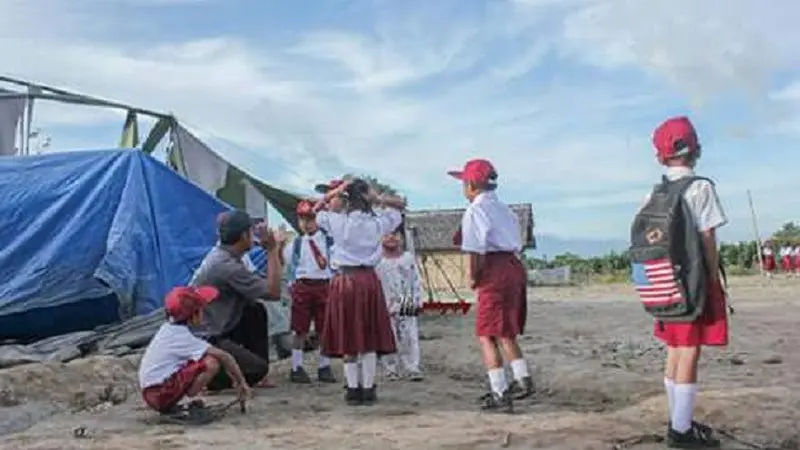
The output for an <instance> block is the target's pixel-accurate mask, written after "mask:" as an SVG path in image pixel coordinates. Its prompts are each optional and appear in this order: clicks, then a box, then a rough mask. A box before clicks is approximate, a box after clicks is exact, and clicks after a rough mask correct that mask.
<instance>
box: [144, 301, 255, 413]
mask: <svg viewBox="0 0 800 450" xmlns="http://www.w3.org/2000/svg"><path fill="white" fill-rule="evenodd" d="M218 296H219V291H218V290H217V289H216V288H214V287H210V286H199V287H176V288H174V289H172V290H171V291H170V292H169V294H167V297H166V299H165V300H164V310H165V312H166V316H167V320H166V322H164V324H162V325H161V327H160V328H159V329H158V331H157V332H156V334H155V336H153V339H152V340H151V341H150V344H148V346H147V349H146V350H145V352H144V356H143V357H142V361H141V363H140V366H139V386H140V388H141V389H142V397H143V398H144V401H145V403H146V404H147V405H148V406H149V407H151V408H153V409H154V410H156V411H158V412H160V413H162V414H168V413H170V412H171V411H173V410H174V409H175V408H176V407H177V406H178V403H179V402H180V401H181V400H182V399H183V398H184V397H195V396H197V395H198V394H200V393H201V392H202V391H203V389H204V388H205V387H206V386H207V385H209V384H210V383H211V382H212V381H213V380H214V378H215V377H216V376H217V375H218V374H221V373H222V372H220V371H221V370H224V371H225V373H227V375H228V377H230V379H232V380H233V381H234V383H235V384H236V386H237V388H238V390H239V397H240V398H241V399H243V400H244V399H247V398H249V397H251V396H252V391H251V389H250V387H249V386H248V384H247V381H245V378H244V375H243V374H242V371H241V370H240V368H239V365H238V364H237V363H236V360H235V359H234V358H233V356H231V354H230V353H228V352H226V351H224V350H221V349H219V348H217V347H214V346H213V345H211V344H209V343H208V342H207V341H205V340H203V339H200V338H198V337H195V336H194V335H193V334H192V332H191V331H190V330H189V325H197V324H199V323H200V321H201V319H202V315H203V308H204V307H205V306H206V305H208V304H209V303H211V302H212V301H214V300H216V299H217V297H218Z"/></svg>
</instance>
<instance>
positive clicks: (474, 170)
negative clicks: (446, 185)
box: [447, 159, 497, 183]
mask: <svg viewBox="0 0 800 450" xmlns="http://www.w3.org/2000/svg"><path fill="white" fill-rule="evenodd" d="M447 174H448V175H450V176H451V177H453V178H455V179H457V180H461V181H468V182H472V183H493V182H496V181H497V171H496V170H495V169H494V166H493V165H492V163H491V162H489V161H488V160H486V159H471V160H469V161H467V163H466V164H464V168H463V169H461V170H451V171H449V172H447Z"/></svg>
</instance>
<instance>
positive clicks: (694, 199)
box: [642, 167, 728, 231]
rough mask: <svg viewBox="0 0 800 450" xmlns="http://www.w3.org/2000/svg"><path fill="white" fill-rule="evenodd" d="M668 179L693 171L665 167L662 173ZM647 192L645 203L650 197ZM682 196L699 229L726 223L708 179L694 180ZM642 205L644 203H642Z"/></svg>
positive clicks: (714, 190)
mask: <svg viewBox="0 0 800 450" xmlns="http://www.w3.org/2000/svg"><path fill="white" fill-rule="evenodd" d="M664 175H665V176H666V177H667V179H668V180H670V181H675V180H679V179H681V178H684V177H690V176H694V171H693V170H692V169H690V168H688V167H667V171H666V173H665V174H664ZM650 195H651V194H649V193H648V194H647V196H646V198H645V203H647V201H648V200H649V199H650ZM683 198H684V199H685V200H686V203H687V204H688V205H689V210H690V211H691V212H692V216H694V221H695V223H696V224H697V229H698V230H699V231H708V230H712V229H717V228H720V227H722V226H724V225H725V224H727V223H728V218H727V216H726V215H725V211H724V210H723V209H722V204H721V203H720V201H719V196H718V195H717V190H716V189H715V188H714V185H713V184H712V183H711V182H709V181H708V180H696V181H694V182H693V183H692V184H691V185H689V187H688V188H687V189H686V192H684V193H683ZM642 206H644V205H642Z"/></svg>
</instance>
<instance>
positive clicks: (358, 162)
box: [0, 0, 800, 229]
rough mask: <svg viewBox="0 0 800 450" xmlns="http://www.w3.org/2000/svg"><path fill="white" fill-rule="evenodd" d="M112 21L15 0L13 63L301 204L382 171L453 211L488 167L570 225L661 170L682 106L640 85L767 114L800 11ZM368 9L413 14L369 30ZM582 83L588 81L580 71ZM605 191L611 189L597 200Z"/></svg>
mask: <svg viewBox="0 0 800 450" xmlns="http://www.w3.org/2000/svg"><path fill="white" fill-rule="evenodd" d="M116 2H117V3H118V4H123V3H124V5H125V8H126V9H125V12H126V13H129V12H130V11H132V10H135V9H136V8H137V7H138V6H139V5H141V6H142V7H144V6H146V7H147V8H146V9H144V10H142V11H140V12H141V13H146V14H156V13H157V11H159V10H157V9H153V8H151V7H152V6H158V7H159V8H161V7H164V8H167V7H169V6H170V4H179V6H180V8H182V9H183V8H186V9H189V8H194V7H199V5H200V4H202V7H203V8H207V7H208V5H214V6H215V7H222V6H220V5H221V4H222V3H223V2H212V1H210V0H208V1H203V0H197V1H195V0H183V1H180V0H116ZM32 3H36V7H34V6H33V5H32ZM117 3H115V4H117ZM195 3H197V4H195ZM345 3H346V2H345ZM701 3H702V4H701ZM87 5H89V6H87ZM91 5H94V6H91ZM98 5H99V3H97V1H96V0H92V1H90V2H64V1H57V0H40V1H37V2H29V1H24V0H6V1H4V6H3V8H4V11H3V14H2V15H0V30H1V31H0V53H2V54H3V58H4V59H3V62H4V64H3V67H5V68H13V69H12V70H11V72H12V73H11V75H16V76H19V77H22V78H26V79H30V80H34V81H41V82H46V83H52V84H55V85H57V86H61V87H66V88H72V89H74V90H78V91H83V92H86V93H90V94H93V95H97V96H100V97H107V98H109V99H114V100H119V101H123V102H130V103H134V104H136V105H138V106H142V107H147V108H152V109H155V110H160V111H172V112H174V113H176V114H177V115H178V117H179V118H181V119H183V120H185V121H186V123H187V124H189V125H191V126H192V128H194V129H196V130H198V131H199V133H198V134H200V135H201V136H203V137H206V138H207V139H209V140H210V141H211V143H212V145H213V146H214V147H216V148H218V149H220V150H221V151H223V152H225V153H227V154H228V156H229V157H230V158H232V159H234V160H235V161H236V162H240V163H242V164H248V165H251V166H252V167H249V171H251V172H253V173H255V174H256V175H260V174H266V173H267V172H265V171H264V170H263V167H261V166H262V165H261V164H258V163H257V161H259V155H267V156H268V158H267V159H265V161H270V162H276V163H278V164H279V165H280V166H281V167H284V168H285V175H284V177H283V178H282V179H278V180H274V179H273V180H270V181H276V182H278V183H282V184H285V185H286V186H288V187H291V188H294V189H304V188H307V187H308V185H309V184H310V181H315V180H319V179H327V178H329V177H332V176H335V175H336V174H338V173H341V172H344V171H357V172H367V171H368V172H371V173H374V174H376V175H378V176H380V177H382V178H384V179H387V180H390V181H392V182H394V183H396V184H402V185H403V187H404V188H405V189H406V190H407V191H410V192H409V193H410V194H412V196H413V195H419V196H420V197H422V196H425V197H429V198H432V199H433V200H432V201H437V202H438V201H441V200H442V198H444V197H445V196H444V195H443V194H439V193H438V192H437V191H439V190H441V189H448V190H452V186H451V183H450V180H448V179H447V178H446V177H445V176H444V171H445V170H447V169H449V168H451V167H453V166H458V165H460V164H462V163H463V161H464V159H466V158H467V157H469V156H477V155H481V156H488V157H490V158H491V159H493V160H494V161H495V162H496V164H497V166H498V168H499V170H500V172H501V177H502V179H503V180H504V182H507V183H509V184H513V185H519V186H524V187H525V188H528V187H530V190H531V191H536V189H537V188H538V189H542V188H544V187H546V191H547V192H549V193H552V195H553V198H554V199H555V200H553V203H554V204H559V203H560V204H561V205H563V206H564V207H566V208H567V209H573V210H577V209H579V208H600V207H603V206H604V205H605V206H609V205H618V204H620V203H621V202H622V203H624V201H623V199H624V198H627V196H628V195H632V194H633V193H634V192H639V190H640V188H641V187H644V188H645V189H646V188H647V186H648V185H649V184H650V183H651V182H652V179H653V178H654V176H655V175H656V174H657V172H658V168H657V166H656V165H655V164H654V163H653V161H652V151H651V150H650V144H649V142H648V141H647V139H648V138H649V133H650V129H651V127H652V125H653V124H650V123H649V122H650V121H651V120H652V121H655V120H658V118H657V119H650V118H651V117H652V116H653V114H652V111H653V110H655V111H656V112H657V114H656V115H658V113H661V112H666V107H665V106H664V104H666V103H667V102H664V95H665V93H664V92H663V91H652V90H643V89H642V87H641V86H642V85H641V84H639V85H637V83H628V82H627V80H629V79H635V78H634V76H635V74H636V71H641V70H644V71H645V73H648V74H650V75H651V76H652V77H653V79H655V80H663V81H666V82H668V83H671V84H672V85H673V86H674V87H675V88H676V90H677V91H679V92H683V93H684V94H685V95H687V96H690V97H691V98H692V99H695V100H696V103H698V104H701V103H702V102H703V101H705V100H707V99H708V98H710V96H712V95H713V94H714V93H720V94H723V93H725V92H740V91H741V92H748V93H750V95H751V97H753V98H755V99H758V100H757V101H766V100H764V99H765V98H766V96H765V95H763V93H764V92H766V91H765V89H766V88H765V85H766V83H767V81H768V80H769V77H770V76H771V74H772V73H773V72H774V71H775V70H777V69H780V68H783V67H787V66H790V65H791V64H794V62H793V60H791V59H790V58H789V56H791V52H790V51H789V50H790V48H789V44H787V43H786V42H797V41H798V39H797V38H800V31H798V30H797V29H796V28H795V27H794V24H793V23H792V22H791V21H790V20H788V19H787V18H786V17H788V16H791V14H790V12H792V11H796V10H797V9H798V8H797V7H795V6H794V3H791V2H789V1H788V0H780V1H776V2H775V4H774V5H773V6H771V7H770V8H766V7H761V8H758V9H757V10H755V11H753V10H752V7H751V6H749V5H751V3H750V2H746V1H745V0H732V1H730V2H725V3H722V2H720V1H718V0H714V1H710V2H705V3H703V2H695V1H691V0H673V1H663V0H653V1H649V2H646V3H642V2H633V1H629V0H614V1H598V0H559V1H553V0H513V1H508V2H492V3H491V5H490V6H487V7H486V8H485V10H481V12H480V13H475V12H472V13H469V14H466V13H465V14H463V15H460V14H459V11H461V10H460V9H458V8H459V7H461V5H462V3H461V2H437V3H436V5H435V6H430V7H422V6H420V5H422V3H420V4H415V3H414V2H409V3H408V4H405V3H404V5H405V6H403V7H402V8H401V7H399V6H397V4H396V3H395V2H372V3H367V2H364V3H356V2H352V3H351V6H352V5H357V7H358V8H361V9H359V10H358V11H350V12H351V13H352V14H354V15H357V16H358V17H352V18H351V19H352V20H353V22H354V23H356V22H358V25H355V24H354V25H353V26H350V27H344V26H338V27H334V26H333V25H327V26H325V27H324V28H309V29H305V28H304V29H297V30H292V31H293V33H288V35H289V36H290V38H287V39H286V40H282V41H274V40H269V39H264V37H263V36H262V35H260V34H258V31H259V30H254V29H252V28H250V29H247V30H242V34H241V35H237V36H232V35H225V34H219V33H217V32H215V31H214V30H209V31H208V32H207V33H205V34H202V31H198V30H197V29H196V28H191V27H192V25H191V24H189V23H188V22H187V23H185V24H183V23H175V24H174V25H173V26H172V27H171V28H170V29H156V28H149V29H140V28H130V26H131V25H125V24H126V23H128V22H126V21H124V20H122V19H123V18H122V17H120V16H119V15H118V14H122V13H120V12H117V11H116V10H115V8H114V7H113V6H106V7H102V8H100V6H98ZM365 5H366V6H365ZM376 5H377V6H376ZM414 5H416V6H417V7H415V6H414ZM424 5H429V3H427V2H426V3H424ZM779 5H780V6H779ZM344 6H345V5H342V8H341V10H342V11H347V8H345V7H344ZM230 7H231V8H232V7H233V6H230ZM371 7H376V8H377V7H393V8H398V9H400V10H402V11H400V12H398V11H396V10H395V9H391V10H386V11H384V12H383V13H382V14H373V15H372V16H370V15H367V13H366V12H365V11H364V10H367V9H369V8H371ZM781 8H784V9H783V10H782V9H781ZM787 8H788V9H787ZM204 11H206V13H207V12H208V9H204ZM787 11H788V12H787ZM356 13H358V14H356ZM343 14H344V13H343ZM359 14H365V16H364V17H370V19H366V18H362V16H360V15H359ZM373 16H376V17H377V19H376V18H375V17H373ZM373 19H374V20H373ZM365 21H370V23H369V24H366V25H365V24H363V23H362V22H365ZM132 22H136V21H132ZM289 22H290V21H287V23H289ZM137 23H138V22H137ZM361 25H364V26H361ZM287 26H288V25H287ZM190 28H191V30H189V29H190ZM245 28H246V27H245ZM172 31H178V32H181V35H183V36H187V35H190V36H193V37H192V38H188V37H184V38H183V39H176V38H173V37H172V36H170V32H172ZM189 31H191V33H189ZM248 33H250V34H248ZM253 33H255V34H253ZM790 38H791V39H790ZM792 39H794V40H792ZM570 58H571V59H570ZM548 59H555V60H561V61H562V62H563V60H565V59H570V60H569V61H568V62H569V64H570V65H572V66H575V65H576V62H582V63H583V64H586V65H591V66H597V67H600V68H602V69H603V70H606V71H608V72H607V73H605V74H604V73H602V72H600V73H598V72H592V71H590V70H589V69H588V68H585V67H580V65H578V66H577V71H576V72H574V73H573V72H570V73H552V69H551V68H550V67H545V66H543V64H544V63H546V62H548ZM581 70H587V71H588V73H589V75H585V76H580V75H575V74H580V73H581V72H580V71H581ZM617 74H618V75H617ZM591 77H597V78H591ZM617 78H622V79H624V80H626V81H625V82H623V83H617V82H616V81H617ZM534 79H535V81H533V80H534ZM653 85H657V84H653ZM651 86H652V85H651ZM787 95H788V94H787ZM776 101H777V100H776ZM776 101H772V102H770V104H771V103H775V102H776ZM792 101H794V100H792ZM673 103H674V99H673ZM40 105H41V106H37V118H38V120H39V123H40V125H41V126H44V127H61V126H65V125H84V126H88V125H98V124H99V125H104V126H111V125H112V124H116V123H119V125H120V126H121V116H120V114H119V113H116V112H108V111H105V110H95V109H86V108H77V107H63V106H54V105H52V104H47V103H41V104H40ZM643 116H644V117H646V118H647V121H646V123H647V126H646V127H645V128H644V129H642V127H641V124H640V119H641V118H642V117H643ZM738 131H741V132H742V133H745V134H747V133H748V132H752V131H753V130H749V129H748V130H743V131H742V130H737V132H738ZM223 138H224V139H223ZM58 142H59V140H58V139H55V143H56V145H57V144H58ZM109 145H113V142H110V143H109ZM247 149H250V150H247ZM267 152H269V153H267ZM263 165H267V163H265V164H263ZM262 176H265V175H262ZM767 179H768V178H767ZM600 186H602V187H603V188H602V193H598V195H591V194H587V190H588V191H589V192H591V191H590V190H591V189H592V188H593V187H600ZM448 192H449V191H448ZM637 196H638V195H637ZM447 198H449V197H447ZM554 228H558V225H554ZM609 229H610V226H609Z"/></svg>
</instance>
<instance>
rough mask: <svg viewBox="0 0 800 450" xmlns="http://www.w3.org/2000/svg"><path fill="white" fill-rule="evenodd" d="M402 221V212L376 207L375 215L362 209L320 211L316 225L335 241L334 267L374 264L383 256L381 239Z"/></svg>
mask: <svg viewBox="0 0 800 450" xmlns="http://www.w3.org/2000/svg"><path fill="white" fill-rule="evenodd" d="M402 221H403V216H402V215H401V214H400V211H398V210H396V209H391V208H376V209H375V214H369V213H365V212H363V211H352V212H349V213H345V212H341V213H336V212H332V211H320V212H319V213H317V225H319V227H320V228H322V229H323V230H325V231H326V232H327V233H328V235H330V237H331V238H333V242H334V243H335V244H334V246H333V248H332V249H331V266H333V267H334V268H339V267H347V266H370V267H374V266H375V265H376V264H378V261H380V259H381V253H382V251H381V239H382V238H383V236H384V235H386V234H389V233H391V232H392V231H394V230H395V229H397V227H398V226H400V223H402Z"/></svg>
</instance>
